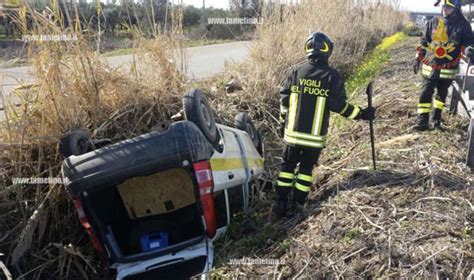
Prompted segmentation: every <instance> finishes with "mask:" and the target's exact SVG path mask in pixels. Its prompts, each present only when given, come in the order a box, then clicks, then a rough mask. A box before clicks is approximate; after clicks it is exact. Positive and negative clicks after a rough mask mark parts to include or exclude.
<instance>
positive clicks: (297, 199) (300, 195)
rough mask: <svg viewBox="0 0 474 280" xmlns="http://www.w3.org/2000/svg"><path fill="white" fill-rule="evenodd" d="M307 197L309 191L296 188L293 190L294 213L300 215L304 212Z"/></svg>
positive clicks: (292, 207) (292, 208) (292, 205)
mask: <svg viewBox="0 0 474 280" xmlns="http://www.w3.org/2000/svg"><path fill="white" fill-rule="evenodd" d="M306 197H308V193H307V192H304V191H301V190H299V189H296V188H295V189H294V191H293V202H292V204H291V210H292V212H293V213H292V214H295V215H298V214H304V213H305V209H304V205H305V202H306Z"/></svg>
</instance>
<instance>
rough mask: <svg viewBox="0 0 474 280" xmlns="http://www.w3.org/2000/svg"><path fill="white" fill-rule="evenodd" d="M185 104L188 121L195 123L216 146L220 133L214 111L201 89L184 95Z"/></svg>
mask: <svg viewBox="0 0 474 280" xmlns="http://www.w3.org/2000/svg"><path fill="white" fill-rule="evenodd" d="M183 104H184V113H185V115H186V119H187V120H189V121H192V122H193V123H195V124H196V125H197V126H198V127H199V129H200V130H201V132H202V133H203V134H204V136H205V137H206V138H207V140H209V142H211V143H212V144H213V145H216V144H217V143H218V142H219V140H220V137H219V132H218V130H217V126H216V121H215V118H214V111H213V110H212V109H211V107H210V106H209V103H207V101H206V99H205V98H204V93H203V92H202V91H201V90H199V89H192V90H191V91H189V92H188V93H186V94H185V95H184V99H183Z"/></svg>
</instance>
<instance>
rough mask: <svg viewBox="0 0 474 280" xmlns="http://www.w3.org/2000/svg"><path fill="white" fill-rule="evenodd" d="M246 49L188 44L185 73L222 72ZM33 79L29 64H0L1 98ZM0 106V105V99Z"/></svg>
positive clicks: (119, 62)
mask: <svg viewBox="0 0 474 280" xmlns="http://www.w3.org/2000/svg"><path fill="white" fill-rule="evenodd" d="M249 49H250V42H249V41H244V42H232V43H225V44H217V45H208V46H199V47H192V48H188V49H187V55H188V61H189V63H188V69H187V73H186V76H187V77H188V78H189V79H202V78H206V77H209V76H212V75H214V74H217V73H219V72H222V71H223V70H224V64H225V62H226V61H229V62H241V61H243V60H245V59H246V58H247V57H248V54H249ZM107 61H108V62H109V64H110V65H111V66H112V67H122V68H124V69H127V68H128V67H129V66H130V64H131V61H132V55H123V56H114V57H109V58H107ZM34 81H35V77H34V73H33V69H32V67H30V66H23V67H16V68H0V85H1V86H0V89H1V91H2V93H3V96H4V98H5V99H6V98H7V96H8V95H9V94H10V93H11V92H12V90H13V89H14V88H15V87H17V86H18V85H20V84H23V83H32V82H34ZM0 108H3V104H2V103H1V100H0ZM3 119H4V116H3V111H1V110H0V120H3Z"/></svg>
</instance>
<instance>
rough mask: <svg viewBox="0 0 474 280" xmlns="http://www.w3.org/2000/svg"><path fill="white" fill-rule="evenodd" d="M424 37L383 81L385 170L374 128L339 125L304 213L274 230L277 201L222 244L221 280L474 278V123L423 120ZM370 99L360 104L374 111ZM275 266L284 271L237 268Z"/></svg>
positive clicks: (263, 203)
mask: <svg viewBox="0 0 474 280" xmlns="http://www.w3.org/2000/svg"><path fill="white" fill-rule="evenodd" d="M417 42H418V39H417V38H413V37H411V38H409V39H408V40H407V41H405V42H403V43H400V44H398V45H397V46H396V47H395V48H394V49H393V52H392V55H391V60H390V62H389V63H388V64H387V65H386V67H385V68H384V69H385V70H384V71H383V72H382V73H380V75H379V76H378V77H377V79H376V80H375V98H374V104H375V107H377V109H378V111H377V120H376V122H375V129H376V142H377V145H376V150H377V159H378V162H377V164H378V170H377V171H372V170H371V156H370V138H369V136H368V135H369V133H368V125H367V123H364V122H356V123H352V122H351V123H349V122H346V121H334V119H335V118H339V117H336V116H333V127H332V131H331V137H330V141H329V144H328V147H327V148H326V149H325V150H324V152H323V157H322V159H321V161H320V166H319V167H318V168H317V169H316V170H315V174H317V176H318V183H317V185H316V186H314V189H313V191H312V194H311V196H310V200H309V202H308V205H307V209H305V211H304V213H300V214H298V215H293V216H290V217H289V218H287V219H285V220H283V221H282V222H279V223H276V224H269V223H268V220H267V216H268V213H269V210H270V205H271V201H272V195H271V194H268V193H265V192H260V193H259V194H258V196H259V197H260V198H259V199H256V200H255V201H254V203H253V207H252V209H251V211H250V212H249V213H248V214H245V215H242V216H241V217H239V221H240V222H239V223H238V224H235V225H233V226H232V227H231V229H230V234H228V235H227V236H226V237H225V238H224V239H223V240H221V242H219V243H218V244H217V250H216V253H217V267H216V269H215V271H214V275H215V276H216V277H219V276H222V277H232V278H256V277H266V278H267V277H268V278H275V279H286V278H289V277H296V278H311V279H336V278H364V279H366V278H381V277H383V278H386V277H389V278H419V279H435V278H436V279H448V278H449V279H466V278H468V277H469V275H471V277H472V275H473V274H474V270H473V268H474V253H473V246H474V229H473V227H474V224H473V223H474V206H473V204H474V189H473V179H474V176H473V174H472V172H471V171H470V170H469V169H468V168H466V167H465V165H464V161H465V157H466V153H467V141H468V140H467V139H468V136H467V128H468V125H469V122H468V120H467V119H465V118H463V117H460V116H449V115H448V114H447V113H446V112H445V113H444V121H445V130H444V131H429V132H423V133H416V132H413V131H412V130H411V129H410V127H411V126H412V125H413V123H414V121H415V118H416V104H417V99H418V94H419V91H420V84H421V77H419V76H415V75H414V74H413V70H412V62H413V57H414V52H415V51H414V50H415V46H416V44H417ZM366 102H367V101H366V96H365V94H364V93H363V92H361V93H360V94H359V95H358V97H357V98H356V100H355V101H354V103H357V104H360V105H362V106H365V105H366V104H367V103H366ZM243 258H245V259H249V258H250V259H270V260H277V261H278V262H279V263H280V264H278V265H250V264H242V265H240V264H239V265H236V264H231V263H230V261H231V260H233V259H243Z"/></svg>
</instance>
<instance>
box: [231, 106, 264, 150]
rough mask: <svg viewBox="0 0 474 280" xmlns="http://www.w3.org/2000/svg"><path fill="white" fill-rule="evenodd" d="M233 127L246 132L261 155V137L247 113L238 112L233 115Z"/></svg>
mask: <svg viewBox="0 0 474 280" xmlns="http://www.w3.org/2000/svg"><path fill="white" fill-rule="evenodd" d="M235 127H236V128H237V129H240V130H243V131H245V132H247V134H248V135H249V137H250V139H252V142H253V144H254V146H255V148H257V151H258V152H259V153H260V155H263V143H262V137H261V135H260V132H259V131H258V130H257V128H255V125H254V124H253V122H252V120H251V119H250V117H249V115H248V114H247V113H239V114H238V115H237V116H235Z"/></svg>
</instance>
